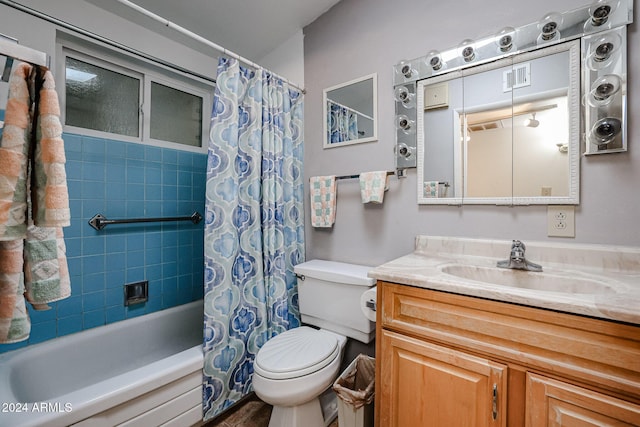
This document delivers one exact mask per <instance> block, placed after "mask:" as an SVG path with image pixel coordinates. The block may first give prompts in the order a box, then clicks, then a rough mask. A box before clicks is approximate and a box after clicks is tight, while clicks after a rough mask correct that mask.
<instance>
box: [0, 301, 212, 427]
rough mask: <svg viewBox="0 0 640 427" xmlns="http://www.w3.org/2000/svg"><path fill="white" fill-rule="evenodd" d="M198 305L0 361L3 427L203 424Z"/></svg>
mask: <svg viewBox="0 0 640 427" xmlns="http://www.w3.org/2000/svg"><path fill="white" fill-rule="evenodd" d="M202 325H203V309H202V301H196V302H193V303H189V304H185V305H182V306H178V307H174V308H170V309H166V310H162V311H159V312H156V313H152V314H148V315H146V316H140V317H136V318H133V319H127V320H125V321H121V322H117V323H113V324H110V325H107V326H102V327H98V328H93V329H89V330H86V331H82V332H80V333H77V334H72V335H68V336H64V337H61V338H56V339H54V340H51V341H46V342H43V343H40V344H36V345H32V346H29V347H25V348H23V349H19V350H15V351H11V352H9V353H6V354H2V355H0V405H2V407H0V426H11V427H19V426H24V427H27V426H46V427H57V426H61V427H64V426H69V425H73V424H76V423H77V425H80V426H85V425H86V426H91V427H101V426H105V427H107V426H108V427H112V426H115V425H119V424H124V425H128V426H129V425H131V426H133V425H140V426H152V425H161V424H163V425H164V423H167V424H166V425H167V426H191V425H194V424H198V423H199V422H200V421H201V420H202V391H201V384H202V366H203V356H202Z"/></svg>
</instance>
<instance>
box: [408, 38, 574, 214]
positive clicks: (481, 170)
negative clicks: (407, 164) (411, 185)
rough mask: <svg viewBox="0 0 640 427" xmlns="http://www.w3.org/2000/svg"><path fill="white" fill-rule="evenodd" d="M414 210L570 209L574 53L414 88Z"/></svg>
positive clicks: (548, 52) (514, 61) (547, 51)
mask: <svg viewBox="0 0 640 427" xmlns="http://www.w3.org/2000/svg"><path fill="white" fill-rule="evenodd" d="M416 128H417V130H416V132H417V137H418V138H417V168H418V203H421V204H499V205H528V204H577V203H578V201H579V188H578V186H579V180H578V176H579V173H578V171H579V151H580V137H579V134H580V44H579V42H578V41H572V42H567V43H562V44H558V45H553V46H551V47H547V48H544V49H538V50H535V51H532V52H525V53H521V54H517V55H514V56H511V57H508V58H504V59H501V60H498V61H495V62H491V63H487V64H482V65H478V66H476V67H471V68H465V69H461V70H457V71H454V72H451V73H448V74H444V75H440V76H435V77H431V78H428V79H423V80H420V81H418V84H417V123H416Z"/></svg>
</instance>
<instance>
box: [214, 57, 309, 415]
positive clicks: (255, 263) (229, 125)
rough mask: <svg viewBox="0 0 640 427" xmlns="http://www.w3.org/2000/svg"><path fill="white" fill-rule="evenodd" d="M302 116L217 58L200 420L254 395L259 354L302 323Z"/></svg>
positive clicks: (292, 97)
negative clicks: (296, 267)
mask: <svg viewBox="0 0 640 427" xmlns="http://www.w3.org/2000/svg"><path fill="white" fill-rule="evenodd" d="M302 119H303V96H302V94H301V93H300V92H299V91H298V90H295V89H293V88H290V87H289V85H288V84H286V83H283V82H282V80H281V79H278V78H276V77H275V76H273V75H272V74H271V73H269V72H268V71H266V70H259V71H254V70H250V69H246V68H244V67H241V66H240V65H239V63H238V61H237V60H235V59H227V58H221V59H220V62H219V64H218V77H217V84H216V92H215V98H214V103H213V112H212V117H211V127H210V136H209V151H208V161H207V186H206V204H207V206H206V208H205V212H206V214H205V218H206V224H205V285H204V286H205V296H204V303H205V304H204V346H203V347H204V371H203V376H204V378H203V410H204V418H205V420H208V419H210V418H212V417H214V416H215V415H217V414H218V413H220V412H221V411H223V410H224V409H225V408H227V407H229V406H230V405H232V404H233V403H235V402H237V401H238V400H239V399H240V398H241V397H243V396H245V395H246V394H247V393H249V392H251V391H252V382H251V378H252V374H253V361H254V359H255V356H256V354H257V352H258V350H259V349H260V347H261V346H262V345H263V344H264V343H265V342H266V341H267V340H269V339H270V338H272V337H274V336H276V335H277V334H279V333H280V332H283V331H285V330H287V329H291V328H294V327H297V326H299V325H300V320H299V313H298V293H297V286H296V277H295V275H294V273H293V266H294V265H296V264H298V263H300V262H302V261H304V218H303V188H304V186H303V177H302V158H303V135H302V131H303V127H302V122H303V120H302Z"/></svg>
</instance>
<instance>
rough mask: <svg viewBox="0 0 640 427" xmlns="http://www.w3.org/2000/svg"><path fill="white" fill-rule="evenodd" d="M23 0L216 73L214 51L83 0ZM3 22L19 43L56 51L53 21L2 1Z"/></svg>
mask: <svg viewBox="0 0 640 427" xmlns="http://www.w3.org/2000/svg"><path fill="white" fill-rule="evenodd" d="M20 3H21V4H23V5H25V6H27V7H30V8H32V9H36V10H38V11H40V12H43V13H45V14H47V15H49V16H52V17H54V18H58V19H60V20H62V21H65V22H67V23H69V24H72V25H75V26H77V27H80V28H82V29H85V30H87V31H90V32H92V33H95V34H98V35H100V36H103V37H106V38H108V39H111V40H113V41H116V42H119V43H122V44H124V45H126V46H129V47H131V48H134V49H137V50H139V51H141V52H145V53H147V54H149V55H151V56H154V57H156V58H160V59H163V60H165V61H168V62H170V63H173V64H176V65H179V66H181V67H184V68H186V69H188V70H191V71H195V72H197V73H199V74H202V75H205V76H208V77H211V78H214V77H215V75H216V67H217V64H218V58H217V54H215V52H213V51H212V53H211V55H205V54H202V53H200V52H197V51H195V50H193V49H190V48H188V47H185V46H184V45H182V44H180V43H177V42H175V41H173V40H170V39H168V38H166V37H162V36H160V35H158V34H157V33H154V32H152V31H149V30H146V29H144V28H141V27H140V26H138V25H135V24H133V23H131V22H129V21H127V20H125V19H122V18H120V17H118V16H117V15H114V14H112V13H109V12H107V11H105V10H104V9H100V8H98V7H96V6H94V5H92V4H90V3H87V2H85V1H83V0H56V1H55V2H43V1H38V0H21V1H20ZM0 24H1V26H0V32H2V33H3V34H7V35H9V36H11V37H15V38H17V39H19V41H20V44H23V45H25V46H29V47H32V48H34V49H37V50H41V51H44V52H46V53H48V54H49V55H51V56H52V57H53V56H54V55H55V42H56V26H54V25H53V24H49V23H48V22H46V21H44V20H42V19H39V18H35V17H32V16H29V15H27V14H25V13H23V12H20V11H18V10H16V9H13V8H11V7H9V6H5V5H1V4H0ZM62 31H66V30H62ZM69 33H71V34H73V33H72V32H69ZM53 59H54V60H55V58H53Z"/></svg>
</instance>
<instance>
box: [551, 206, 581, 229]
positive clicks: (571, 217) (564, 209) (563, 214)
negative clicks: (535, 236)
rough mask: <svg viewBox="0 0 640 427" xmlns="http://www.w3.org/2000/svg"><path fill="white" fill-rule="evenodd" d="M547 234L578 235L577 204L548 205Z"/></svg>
mask: <svg viewBox="0 0 640 427" xmlns="http://www.w3.org/2000/svg"><path fill="white" fill-rule="evenodd" d="M547 235H548V236H549V237H576V222H575V206H561V205H551V206H548V207H547Z"/></svg>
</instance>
